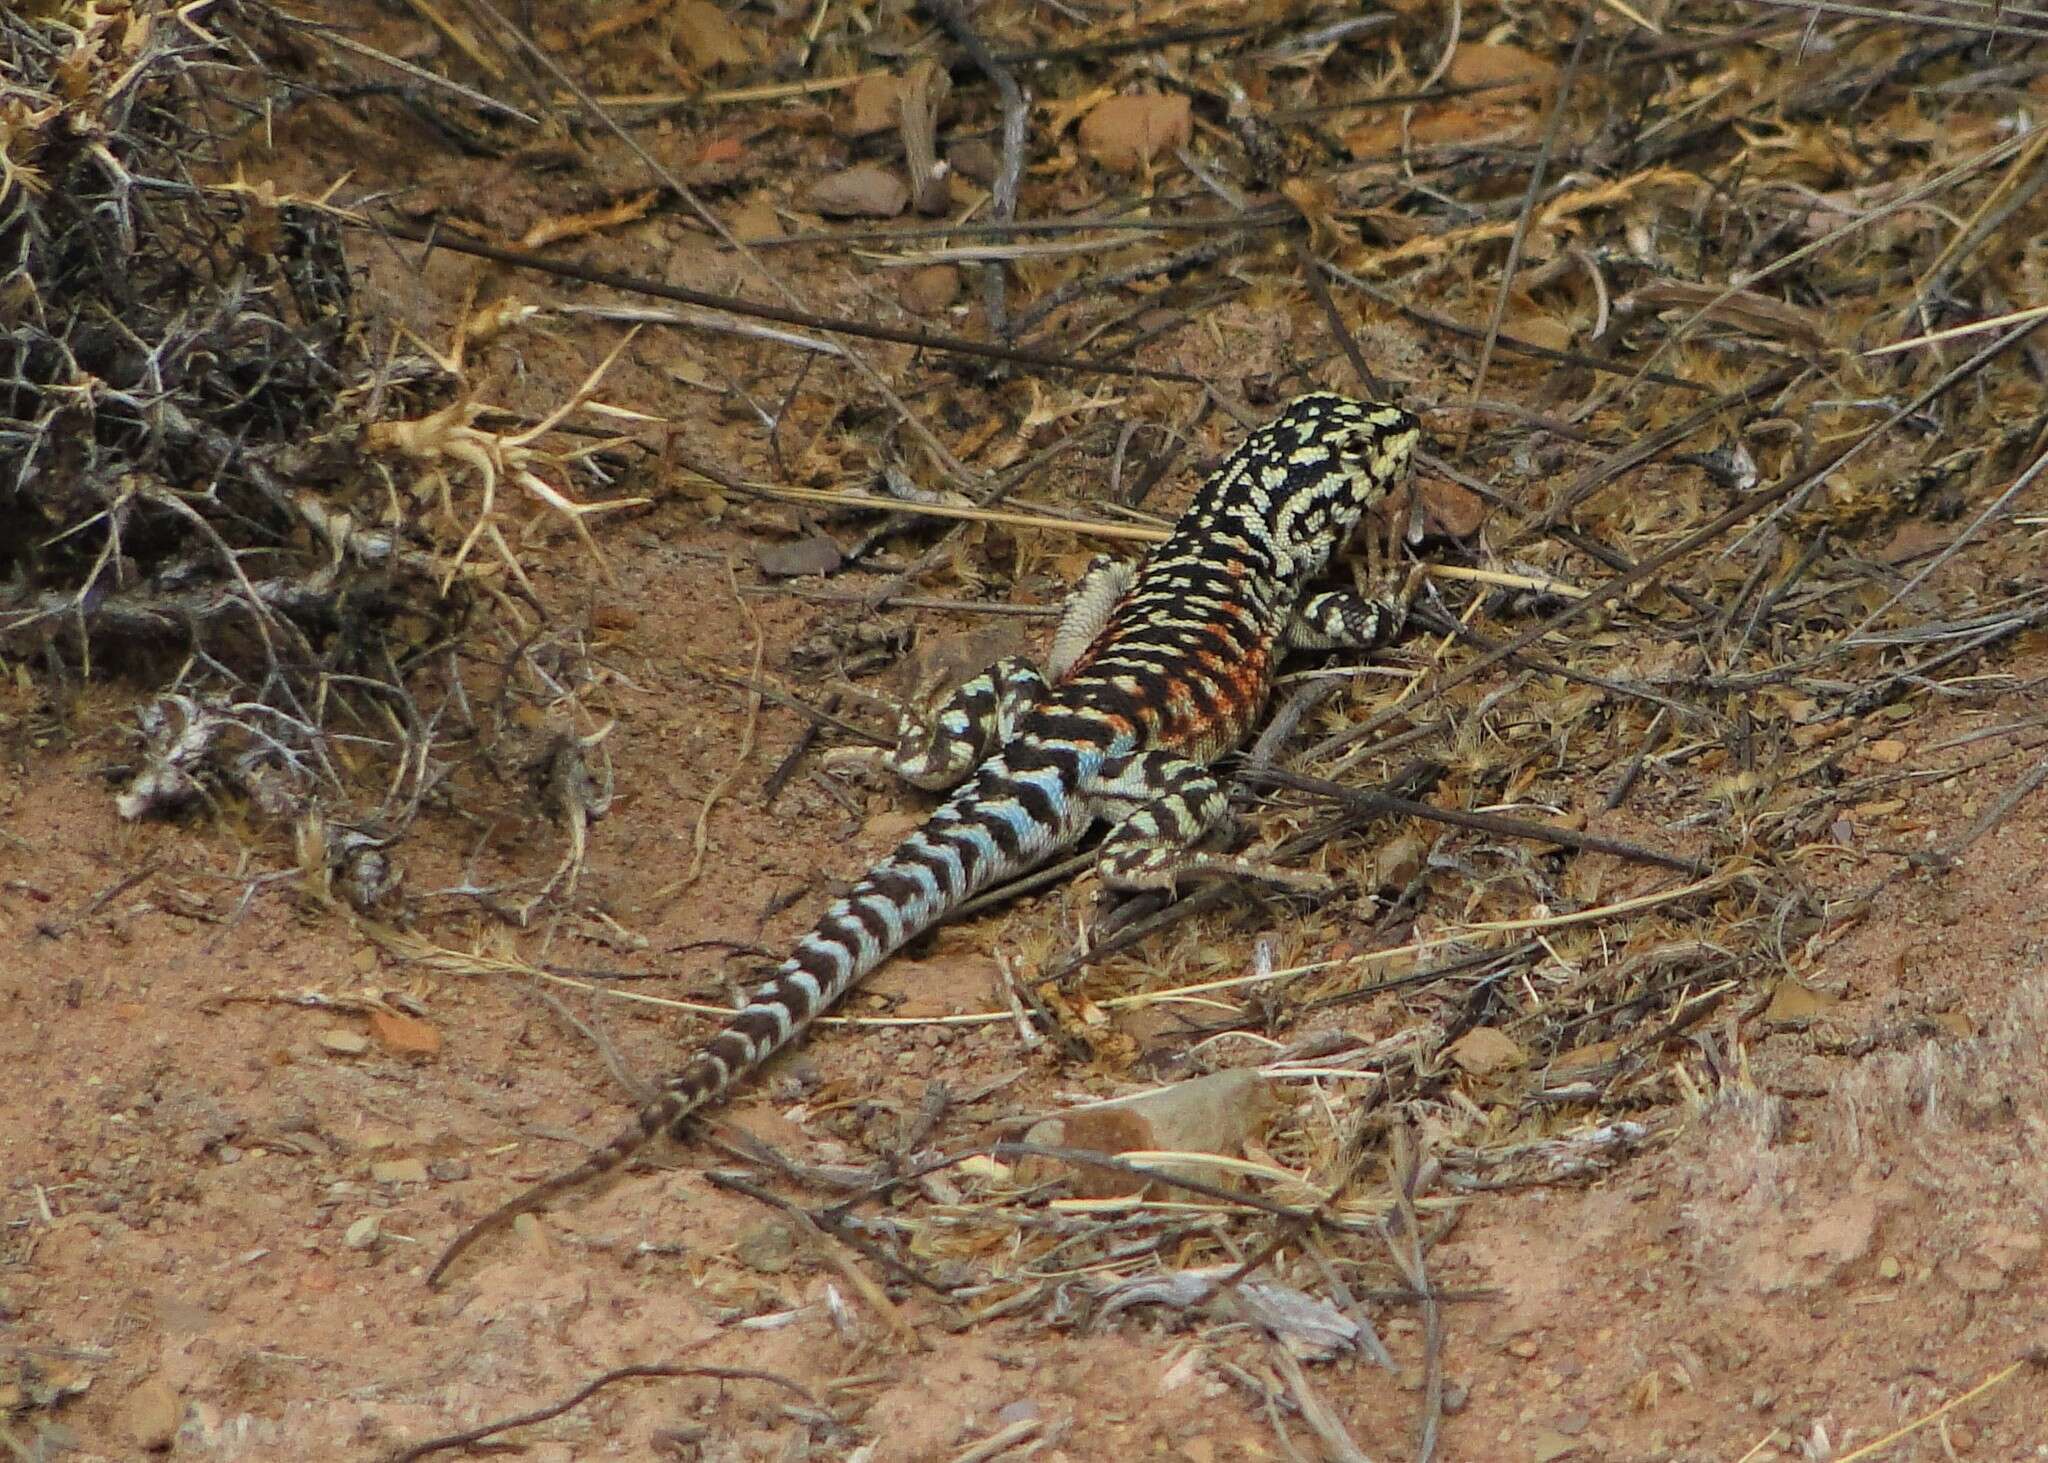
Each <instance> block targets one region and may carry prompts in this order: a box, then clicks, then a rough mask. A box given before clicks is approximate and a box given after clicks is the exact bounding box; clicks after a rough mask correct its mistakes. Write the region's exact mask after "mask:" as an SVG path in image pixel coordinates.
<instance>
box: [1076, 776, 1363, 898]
mask: <svg viewBox="0 0 2048 1463" xmlns="http://www.w3.org/2000/svg"><path fill="white" fill-rule="evenodd" d="M1085 795H1086V796H1087V797H1088V798H1089V799H1090V800H1091V801H1092V805H1093V807H1094V809H1095V812H1096V816H1097V817H1100V818H1105V819H1108V820H1110V822H1111V823H1112V824H1113V826H1112V827H1111V828H1110V831H1109V835H1108V836H1107V837H1106V838H1104V839H1103V840H1102V846H1101V848H1100V849H1099V850H1098V851H1097V855H1096V861H1095V867H1096V869H1097V870H1098V871H1099V872H1100V873H1101V875H1102V880H1103V883H1105V884H1106V885H1108V886H1109V887H1110V888H1112V889H1119V890H1130V891H1135V890H1143V889H1158V890H1164V891H1166V892H1168V893H1172V892H1173V891H1174V890H1175V889H1177V888H1178V887H1179V885H1180V884H1181V882H1182V881H1183V880H1192V879H1200V878H1248V879H1257V880H1260V881H1261V882H1264V883H1268V884H1278V885H1281V886H1282V887H1284V888H1290V889H1303V890H1319V889H1326V888H1328V887H1329V880H1327V879H1325V878H1324V877H1323V876H1322V875H1320V874H1306V873H1293V872H1289V871H1287V870H1284V869H1276V868H1274V867H1272V866H1271V865H1269V864H1260V863H1257V862H1254V861H1252V860H1248V859H1237V858H1229V857H1226V856H1223V855H1218V854H1209V853H1198V852H1196V851H1195V848H1194V845H1195V844H1197V843H1199V842H1200V841H1201V840H1202V838H1203V837H1204V836H1205V835H1206V834H1208V833H1209V832H1211V831H1212V830H1214V829H1215V828H1217V827H1218V826H1220V825H1221V824H1222V823H1223V822H1224V821H1225V819H1226V817H1227V816H1228V814H1229V810H1230V809H1229V803H1230V800H1229V797H1228V795H1227V794H1226V793H1225V792H1224V790H1223V784H1222V783H1221V782H1219V781H1217V779H1216V775H1215V774H1214V773H1212V772H1211V771H1210V770H1209V769H1208V768H1206V767H1204V766H1203V765H1202V764H1201V763H1199V762H1194V761H1190V760H1189V759H1188V758H1186V757H1182V756H1180V755H1179V754H1178V753H1174V752H1164V751H1153V752H1132V753H1130V754H1129V755H1127V756H1123V757H1112V758H1111V759H1110V760H1109V761H1107V762H1105V763H1103V765H1102V770H1101V771H1100V772H1098V773H1097V774H1096V776H1095V777H1094V779H1093V780H1091V781H1090V782H1089V783H1088V784H1087V787H1086V789H1085Z"/></svg>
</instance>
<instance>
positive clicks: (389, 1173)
mask: <svg viewBox="0 0 2048 1463" xmlns="http://www.w3.org/2000/svg"><path fill="white" fill-rule="evenodd" d="M370 1177H371V1178H372V1179H374V1180H376V1181H377V1182H378V1183H380V1184H423V1183H425V1182H426V1181H427V1166H426V1164H424V1163H422V1162H421V1161H420V1160H419V1159H417V1158H394V1159H391V1160H389V1161H388V1162H385V1163H373V1164H371V1165H370Z"/></svg>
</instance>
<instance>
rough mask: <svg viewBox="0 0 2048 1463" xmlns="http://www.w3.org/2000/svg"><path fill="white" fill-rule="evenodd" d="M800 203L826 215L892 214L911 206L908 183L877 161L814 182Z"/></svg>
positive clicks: (838, 216) (858, 165)
mask: <svg viewBox="0 0 2048 1463" xmlns="http://www.w3.org/2000/svg"><path fill="white" fill-rule="evenodd" d="M803 206H804V207H805V208H808V209H810V210H811V212H813V213H822V214H824V215H825V217H827V218H894V217H896V215H897V214H899V213H901V212H903V210H904V209H906V208H908V207H909V206H910V185H909V184H908V183H905V182H904V181H903V179H901V178H900V177H898V176H897V175H896V173H895V172H894V171H893V170H892V169H889V168H885V167H883V166H882V165H881V164H880V163H860V164H857V165H856V166H854V167H850V168H848V169H846V170H845V171H844V172H840V173H834V174H833V175H832V176H831V177H829V178H825V179H822V180H821V181H819V182H817V183H813V184H812V185H811V186H810V187H809V188H808V189H806V190H805V192H804V195H803Z"/></svg>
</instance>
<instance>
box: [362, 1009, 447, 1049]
mask: <svg viewBox="0 0 2048 1463" xmlns="http://www.w3.org/2000/svg"><path fill="white" fill-rule="evenodd" d="M370 1034H371V1035H372V1036H375V1037H376V1038H377V1040H379V1041H381V1042H382V1043H384V1046H385V1049H386V1050H388V1051H393V1052H396V1053H398V1054H399V1055H400V1056H406V1057H431V1056H433V1055H435V1054H436V1053H438V1052H439V1051H440V1050H441V1033H440V1031H438V1030H437V1029H436V1028H435V1027H434V1026H433V1025H432V1024H430V1023H428V1022H425V1021H422V1020H420V1019H419V1017H417V1016H404V1015H400V1014H399V1013H398V1012H396V1011H372V1012H371V1013H370Z"/></svg>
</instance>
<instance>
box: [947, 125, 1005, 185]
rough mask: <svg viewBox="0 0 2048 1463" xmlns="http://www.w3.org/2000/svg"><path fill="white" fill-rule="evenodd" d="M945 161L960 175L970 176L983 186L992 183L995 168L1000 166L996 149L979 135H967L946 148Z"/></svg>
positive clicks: (994, 176) (1000, 162) (994, 178)
mask: <svg viewBox="0 0 2048 1463" xmlns="http://www.w3.org/2000/svg"><path fill="white" fill-rule="evenodd" d="M946 161H947V162H949V163H951V164H952V165H953V171H954V172H956V173H958V174H959V175H960V176H961V177H963V178H971V179H972V180H973V181H975V182H977V183H979V184H981V186H982V187H984V188H987V187H989V186H991V185H992V184H994V182H995V180H996V169H997V168H999V167H1000V166H1002V161H1001V159H999V158H998V157H997V156H996V150H995V149H994V148H992V147H990V146H989V145H988V143H986V142H985V141H983V140H982V139H981V138H979V137H969V138H967V139H966V140H964V141H961V142H956V143H954V144H953V145H952V146H951V147H949V148H947V149H946Z"/></svg>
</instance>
